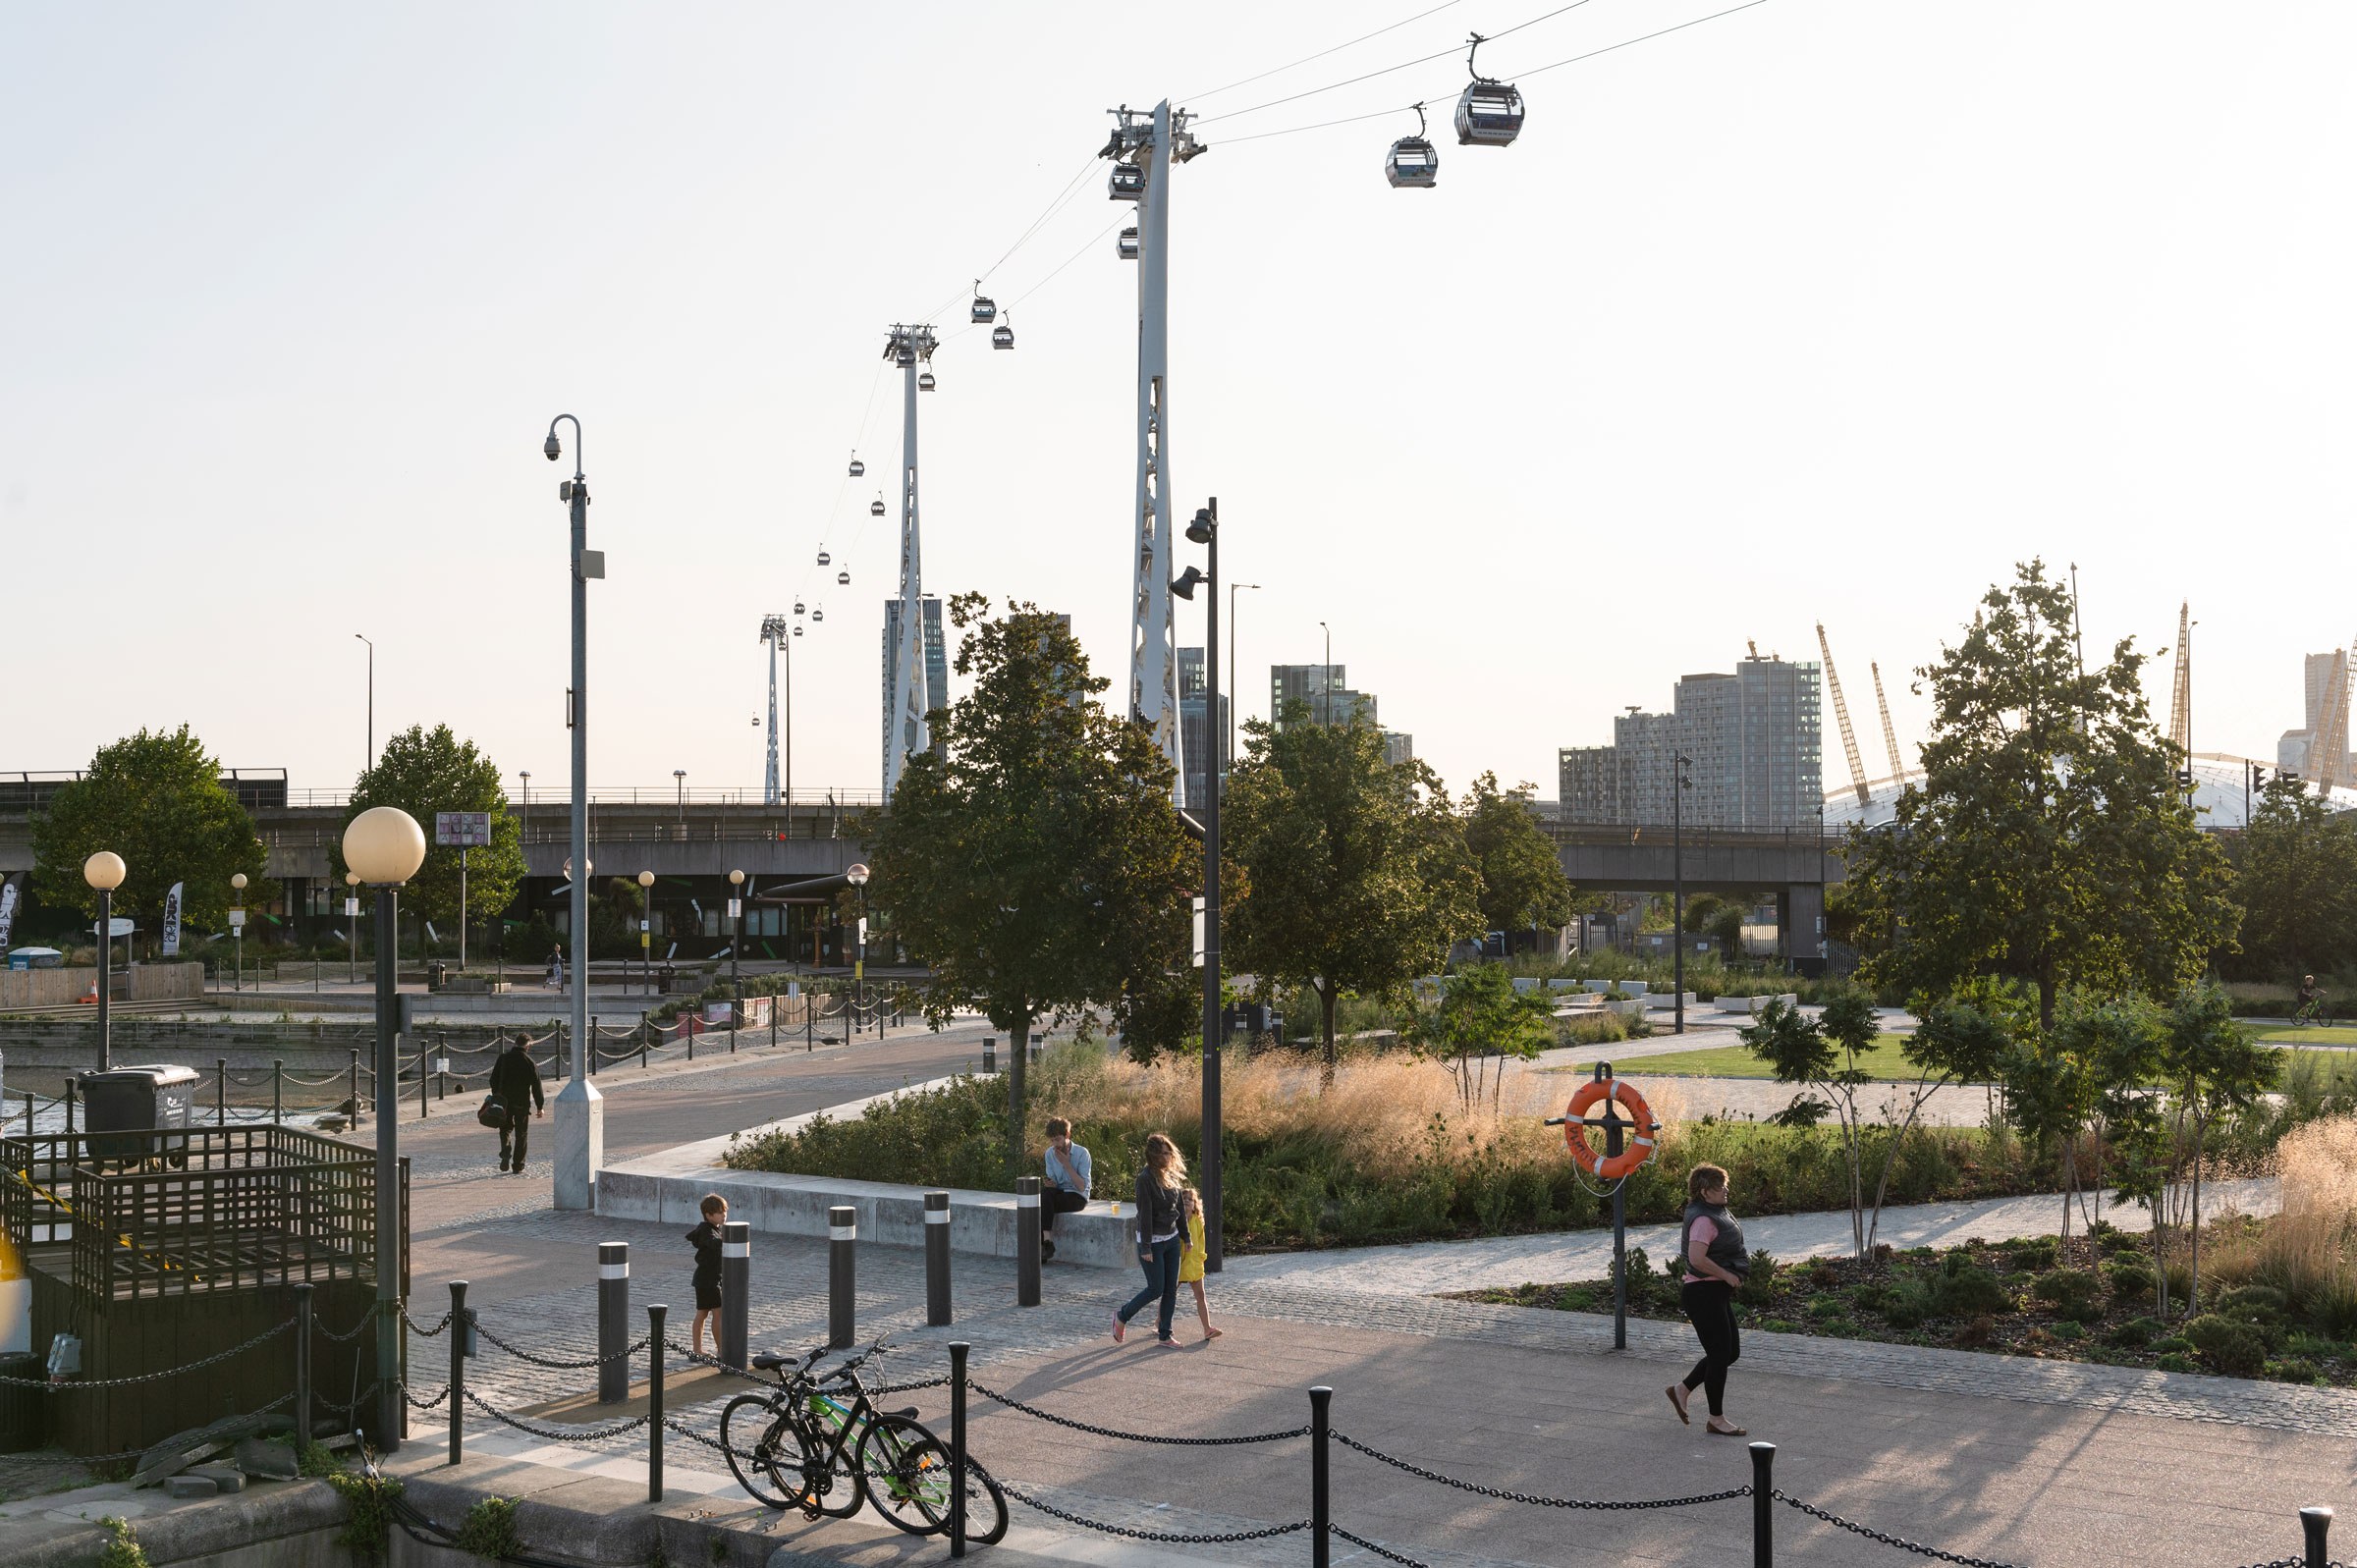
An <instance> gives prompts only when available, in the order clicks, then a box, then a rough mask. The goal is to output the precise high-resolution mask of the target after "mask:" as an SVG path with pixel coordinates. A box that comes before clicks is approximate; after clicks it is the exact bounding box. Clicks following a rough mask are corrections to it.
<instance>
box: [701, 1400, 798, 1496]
mask: <svg viewBox="0 0 2357 1568" xmlns="http://www.w3.org/2000/svg"><path fill="white" fill-rule="evenodd" d="M720 1441H721V1448H722V1451H723V1452H725V1453H726V1454H727V1455H728V1459H729V1469H730V1471H731V1472H732V1473H734V1474H735V1476H736V1477H737V1484H738V1485H739V1486H740V1487H743V1488H744V1489H745V1490H746V1491H749V1492H751V1493H752V1494H753V1497H754V1500H756V1501H758V1502H760V1503H762V1504H764V1505H766V1506H768V1507H771V1508H779V1509H784V1508H807V1507H809V1506H811V1504H810V1502H809V1501H808V1500H807V1499H808V1495H809V1491H810V1487H809V1480H810V1474H809V1473H810V1465H809V1461H808V1456H807V1450H805V1449H804V1447H803V1445H802V1438H801V1434H800V1433H797V1432H796V1431H795V1428H794V1423H793V1421H792V1420H790V1419H789V1418H788V1416H787V1415H786V1413H785V1412H784V1411H781V1410H780V1409H778V1408H777V1406H776V1405H775V1404H774V1403H772V1401H771V1396H770V1395H767V1394H739V1395H738V1396H737V1397H736V1398H734V1399H732V1400H730V1401H729V1402H728V1404H727V1405H725V1406H723V1407H722V1409H721V1412H720Z"/></svg>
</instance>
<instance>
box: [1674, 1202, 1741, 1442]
mask: <svg viewBox="0 0 2357 1568" xmlns="http://www.w3.org/2000/svg"><path fill="white" fill-rule="evenodd" d="M1686 1197H1687V1200H1688V1201H1687V1203H1686V1222H1685V1227H1684V1229H1683V1230H1682V1231H1681V1232H1680V1233H1679V1235H1678V1238H1677V1255H1678V1257H1679V1258H1680V1259H1681V1260H1683V1261H1684V1263H1685V1266H1686V1271H1685V1286H1684V1288H1683V1289H1682V1290H1681V1291H1680V1292H1679V1298H1680V1300H1681V1301H1682V1302H1683V1304H1684V1306H1685V1309H1686V1317H1687V1318H1688V1319H1689V1320H1691V1321H1692V1323H1693V1325H1694V1332H1695V1334H1696V1335H1697V1336H1698V1337H1700V1339H1701V1340H1702V1359H1701V1360H1700V1361H1698V1362H1696V1363H1694V1370H1693V1371H1692V1372H1690V1373H1687V1374H1686V1380H1685V1381H1684V1382H1682V1383H1678V1382H1673V1383H1672V1384H1671V1385H1670V1387H1669V1389H1668V1392H1669V1395H1670V1405H1671V1408H1672V1409H1673V1410H1675V1411H1676V1412H1677V1419H1678V1420H1680V1421H1686V1420H1687V1419H1688V1418H1687V1416H1686V1395H1687V1394H1688V1393H1689V1392H1691V1391H1692V1390H1693V1389H1694V1388H1695V1387H1697V1386H1700V1387H1701V1389H1702V1391H1703V1392H1704V1394H1705V1395H1707V1396H1708V1397H1709V1399H1710V1404H1711V1419H1710V1420H1709V1421H1707V1422H1705V1423H1704V1424H1703V1431H1705V1432H1708V1433H1712V1434H1713V1435H1715V1436H1720V1437H1741V1436H1743V1435H1745V1433H1744V1430H1743V1429H1742V1428H1741V1427H1738V1426H1736V1425H1735V1424H1734V1423H1733V1422H1731V1421H1729V1420H1727V1411H1726V1409H1725V1405H1726V1401H1727V1368H1729V1367H1731V1366H1733V1365H1734V1362H1735V1358H1736V1357H1737V1356H1739V1355H1741V1354H1742V1353H1743V1352H1742V1346H1741V1344H1740V1342H1739V1341H1738V1340H1737V1338H1736V1335H1735V1291H1736V1289H1737V1288H1738V1287H1740V1286H1741V1285H1742V1283H1743V1276H1744V1275H1745V1274H1747V1273H1749V1272H1750V1271H1751V1256H1750V1254H1748V1253H1746V1252H1745V1251H1744V1250H1743V1228H1742V1227H1741V1226H1740V1225H1738V1224H1736V1223H1735V1222H1734V1220H1733V1219H1732V1218H1731V1217H1729V1216H1728V1215H1727V1172H1726V1171H1724V1170H1722V1169H1720V1168H1719V1167H1718V1166H1717V1165H1696V1166H1695V1167H1694V1169H1693V1170H1692V1171H1691V1172H1690V1173H1689V1174H1688V1175H1687V1177H1686Z"/></svg>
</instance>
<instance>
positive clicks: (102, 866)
mask: <svg viewBox="0 0 2357 1568" xmlns="http://www.w3.org/2000/svg"><path fill="white" fill-rule="evenodd" d="M130 874H131V871H130V868H129V867H127V866H125V865H124V864H123V857H122V856H121V855H119V854H116V853H115V852H114V851H113V850H112V849H101V850H99V851H98V852H97V853H96V854H94V855H92V856H90V858H89V859H87V860H85V861H83V862H82V881H84V882H86V883H88V884H89V885H90V886H91V887H93V888H95V889H97V890H98V891H99V892H114V891H115V890H116V889H117V888H120V887H122V886H123V879H124V878H125V877H127V876H129V875H130Z"/></svg>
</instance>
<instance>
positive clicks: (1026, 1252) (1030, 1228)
mask: <svg viewBox="0 0 2357 1568" xmlns="http://www.w3.org/2000/svg"><path fill="white" fill-rule="evenodd" d="M1014 1304H1015V1305H1016V1306H1018V1307H1036V1306H1038V1305H1039V1178H1038V1177H1037V1176H1017V1177H1015V1178H1014Z"/></svg>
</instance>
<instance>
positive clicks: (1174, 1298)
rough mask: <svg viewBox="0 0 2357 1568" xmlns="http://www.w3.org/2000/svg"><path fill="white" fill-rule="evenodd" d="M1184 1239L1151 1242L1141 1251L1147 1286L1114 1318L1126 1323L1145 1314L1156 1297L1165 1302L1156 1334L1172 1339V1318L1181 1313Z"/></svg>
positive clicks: (1174, 1237)
mask: <svg viewBox="0 0 2357 1568" xmlns="http://www.w3.org/2000/svg"><path fill="white" fill-rule="evenodd" d="M1185 1239H1186V1238H1185V1237H1184V1236H1183V1235H1178V1236H1173V1237H1172V1238H1171V1239H1170V1240H1168V1241H1149V1242H1147V1243H1146V1244H1145V1245H1144V1246H1143V1247H1142V1248H1141V1249H1140V1251H1142V1252H1143V1253H1144V1255H1145V1256H1144V1259H1143V1260H1142V1261H1141V1262H1140V1263H1139V1265H1138V1267H1139V1268H1141V1269H1143V1270H1144V1271H1145V1274H1146V1286H1145V1288H1144V1289H1143V1290H1140V1291H1139V1292H1138V1293H1137V1294H1136V1295H1134V1296H1131V1297H1130V1298H1129V1300H1128V1301H1127V1303H1125V1304H1124V1306H1123V1308H1122V1310H1121V1311H1120V1312H1119V1313H1118V1314H1116V1315H1115V1316H1117V1317H1119V1318H1120V1319H1121V1320H1122V1322H1124V1323H1127V1322H1128V1321H1129V1320H1130V1319H1132V1318H1134V1317H1136V1316H1137V1315H1138V1314H1139V1313H1140V1312H1142V1311H1144V1310H1145V1306H1146V1303H1147V1302H1149V1301H1152V1300H1153V1299H1154V1298H1155V1297H1156V1296H1160V1297H1161V1298H1162V1316H1161V1317H1160V1318H1159V1319H1157V1320H1156V1322H1155V1325H1154V1331H1155V1332H1156V1333H1158V1334H1160V1335H1161V1336H1162V1337H1163V1338H1165V1339H1168V1338H1170V1337H1171V1316H1172V1314H1173V1313H1175V1312H1177V1311H1178V1251H1179V1248H1180V1246H1181V1245H1182V1244H1183V1243H1184V1241H1185Z"/></svg>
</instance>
